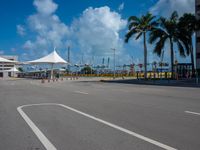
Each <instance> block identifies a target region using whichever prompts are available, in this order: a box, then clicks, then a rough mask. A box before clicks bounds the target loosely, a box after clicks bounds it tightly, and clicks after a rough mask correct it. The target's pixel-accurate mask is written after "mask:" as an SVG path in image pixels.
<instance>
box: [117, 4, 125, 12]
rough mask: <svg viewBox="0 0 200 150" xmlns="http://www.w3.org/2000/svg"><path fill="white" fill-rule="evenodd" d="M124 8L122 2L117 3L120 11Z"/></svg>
mask: <svg viewBox="0 0 200 150" xmlns="http://www.w3.org/2000/svg"><path fill="white" fill-rule="evenodd" d="M123 9H124V3H121V4H120V5H119V7H118V10H119V11H122V10H123Z"/></svg>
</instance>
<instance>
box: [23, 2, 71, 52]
mask: <svg viewBox="0 0 200 150" xmlns="http://www.w3.org/2000/svg"><path fill="white" fill-rule="evenodd" d="M33 4H34V6H35V7H36V10H37V12H36V13H35V14H33V15H30V16H29V17H28V19H27V25H28V28H29V30H30V31H31V32H33V33H34V34H33V35H34V37H33V38H32V39H31V40H27V41H26V42H25V43H24V45H23V48H24V49H28V50H32V51H34V52H35V54H42V53H45V54H46V53H47V51H48V50H50V49H51V50H52V48H53V47H54V46H55V47H57V48H63V47H64V46H65V41H66V38H67V37H68V34H69V29H68V26H67V25H65V24H64V23H63V22H61V21H60V19H59V17H58V16H57V15H56V14H55V12H56V9H57V7H58V6H57V4H55V3H54V2H53V1H52V0H35V1H34V3H33ZM41 50H42V51H46V52H41ZM34 52H32V54H34Z"/></svg>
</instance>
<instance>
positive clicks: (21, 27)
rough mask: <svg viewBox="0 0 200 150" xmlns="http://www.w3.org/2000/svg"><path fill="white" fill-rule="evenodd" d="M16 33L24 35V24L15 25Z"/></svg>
mask: <svg viewBox="0 0 200 150" xmlns="http://www.w3.org/2000/svg"><path fill="white" fill-rule="evenodd" d="M17 33H18V34H19V35H21V36H24V35H26V30H25V28H24V26H22V25H17Z"/></svg>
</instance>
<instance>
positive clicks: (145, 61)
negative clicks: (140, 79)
mask: <svg viewBox="0 0 200 150" xmlns="http://www.w3.org/2000/svg"><path fill="white" fill-rule="evenodd" d="M143 37H144V78H145V79H147V45H146V32H144V33H143Z"/></svg>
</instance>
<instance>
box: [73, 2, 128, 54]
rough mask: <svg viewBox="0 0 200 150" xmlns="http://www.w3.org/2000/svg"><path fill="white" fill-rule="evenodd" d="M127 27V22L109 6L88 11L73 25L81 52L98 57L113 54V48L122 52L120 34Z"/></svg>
mask: <svg viewBox="0 0 200 150" xmlns="http://www.w3.org/2000/svg"><path fill="white" fill-rule="evenodd" d="M125 27H126V21H125V20H123V19H122V18H121V15H120V14H118V13H117V12H113V11H111V10H110V8H109V7H107V6H105V7H100V8H92V7H90V8H88V9H86V10H85V11H84V12H83V14H82V15H81V16H80V18H78V19H76V20H75V21H74V22H73V24H72V30H73V33H74V35H75V38H76V40H77V42H78V44H79V46H80V49H81V51H83V52H84V53H86V54H92V55H96V56H103V55H109V54H112V53H113V52H112V50H111V48H116V49H117V52H118V53H119V52H121V50H122V49H123V41H122V39H120V36H119V32H120V31H121V30H122V29H124V28H125Z"/></svg>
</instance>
